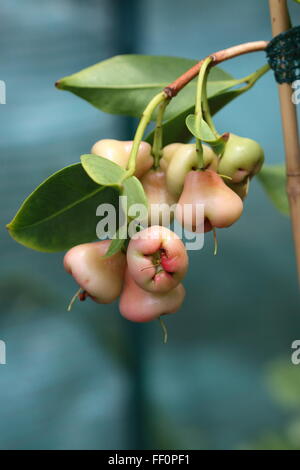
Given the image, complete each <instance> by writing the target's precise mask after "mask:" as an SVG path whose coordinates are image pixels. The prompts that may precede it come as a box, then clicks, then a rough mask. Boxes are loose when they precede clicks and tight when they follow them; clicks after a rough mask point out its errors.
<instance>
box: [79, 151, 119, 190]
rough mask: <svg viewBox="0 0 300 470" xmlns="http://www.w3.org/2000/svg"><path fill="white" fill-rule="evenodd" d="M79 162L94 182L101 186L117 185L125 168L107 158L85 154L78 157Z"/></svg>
mask: <svg viewBox="0 0 300 470" xmlns="http://www.w3.org/2000/svg"><path fill="white" fill-rule="evenodd" d="M80 160H81V164H82V166H83V168H84V170H85V171H86V173H87V174H88V175H89V177H90V178H91V179H92V180H93V181H95V183H98V184H101V185H102V186H116V187H119V186H120V183H121V180H122V177H123V176H124V174H125V170H124V169H123V168H121V167H120V166H119V165H117V164H116V163H114V162H112V161H111V160H108V159H107V158H103V157H99V156H98V155H93V154H86V155H81V157H80Z"/></svg>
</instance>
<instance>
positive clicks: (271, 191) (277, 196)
mask: <svg viewBox="0 0 300 470" xmlns="http://www.w3.org/2000/svg"><path fill="white" fill-rule="evenodd" d="M257 178H258V180H259V182H260V183H261V184H262V187H263V188H264V190H265V192H266V193H267V195H268V196H269V198H270V199H271V201H272V202H273V204H274V205H275V207H276V208H277V209H278V210H279V211H280V212H281V213H282V214H285V215H289V203H288V197H287V193H286V173H285V167H284V165H264V166H263V168H262V170H261V171H260V173H259V174H258V175H257Z"/></svg>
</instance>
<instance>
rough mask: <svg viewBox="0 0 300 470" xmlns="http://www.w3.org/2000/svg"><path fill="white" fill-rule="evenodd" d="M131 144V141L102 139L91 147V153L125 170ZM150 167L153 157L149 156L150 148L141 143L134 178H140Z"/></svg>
mask: <svg viewBox="0 0 300 470" xmlns="http://www.w3.org/2000/svg"><path fill="white" fill-rule="evenodd" d="M132 144H133V141H132V140H126V141H121V140H115V139H102V140H99V141H98V142H96V143H95V144H94V145H93V147H92V149H91V153H93V154H95V155H99V156H101V157H104V158H107V159H108V160H111V161H112V162H114V163H116V164H117V165H120V166H121V167H122V168H124V169H125V168H126V166H127V163H128V160H129V156H130V152H131V149H132ZM152 165H153V157H152V155H151V146H150V144H148V143H147V142H141V143H140V146H139V150H138V154H137V159H136V171H135V176H137V178H141V177H142V176H143V175H144V174H145V173H146V172H147V171H148V170H149V169H150V168H151V167H152Z"/></svg>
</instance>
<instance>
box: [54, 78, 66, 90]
mask: <svg viewBox="0 0 300 470" xmlns="http://www.w3.org/2000/svg"><path fill="white" fill-rule="evenodd" d="M54 86H55V87H56V88H58V89H59V90H63V88H64V86H63V80H62V79H60V80H57V81H56V82H55V83H54Z"/></svg>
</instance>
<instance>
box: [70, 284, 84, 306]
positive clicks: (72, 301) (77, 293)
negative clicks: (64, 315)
mask: <svg viewBox="0 0 300 470" xmlns="http://www.w3.org/2000/svg"><path fill="white" fill-rule="evenodd" d="M81 292H82V289H81V287H80V288H79V289H78V290H77V291H76V292H75V294H74V295H73V297H72V299H71V300H70V303H69V305H68V307H67V311H68V312H70V311H71V310H72V307H73V304H74V302H75V301H76V300H77V299H79V296H80V294H81Z"/></svg>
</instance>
